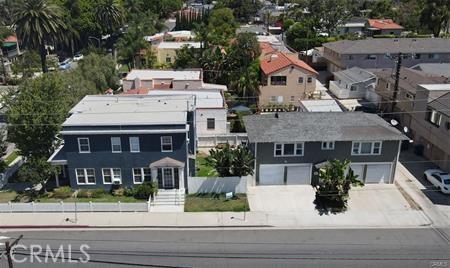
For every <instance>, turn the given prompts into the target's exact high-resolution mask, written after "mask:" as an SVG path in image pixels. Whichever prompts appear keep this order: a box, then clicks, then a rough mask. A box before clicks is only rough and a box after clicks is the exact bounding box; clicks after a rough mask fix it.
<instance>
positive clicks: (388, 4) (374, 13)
mask: <svg viewBox="0 0 450 268" xmlns="http://www.w3.org/2000/svg"><path fill="white" fill-rule="evenodd" d="M370 9H371V12H370V14H369V16H370V17H371V18H374V19H378V18H394V17H395V16H396V13H395V9H394V3H393V2H392V0H377V1H375V2H374V3H372V4H371V8H370Z"/></svg>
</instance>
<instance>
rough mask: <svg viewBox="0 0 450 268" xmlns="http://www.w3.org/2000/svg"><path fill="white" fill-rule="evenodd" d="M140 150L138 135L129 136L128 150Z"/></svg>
mask: <svg viewBox="0 0 450 268" xmlns="http://www.w3.org/2000/svg"><path fill="white" fill-rule="evenodd" d="M140 151H141V148H140V145H139V137H130V152H132V153H139V152H140Z"/></svg>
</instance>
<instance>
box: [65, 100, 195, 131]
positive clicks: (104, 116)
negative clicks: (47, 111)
mask: <svg viewBox="0 0 450 268" xmlns="http://www.w3.org/2000/svg"><path fill="white" fill-rule="evenodd" d="M191 109H193V98H192V96H186V95H183V96H170V97H169V96H148V95H120V96H117V95H116V96H108V95H103V96H101V95H98V96H97V95H88V96H86V97H84V98H83V99H82V100H81V101H80V102H79V103H78V104H77V105H76V106H75V107H74V108H72V110H71V111H70V113H71V116H70V117H69V118H67V120H66V121H65V122H64V123H63V127H67V126H117V125H167V124H179V125H183V124H186V120H187V112H188V110H191Z"/></svg>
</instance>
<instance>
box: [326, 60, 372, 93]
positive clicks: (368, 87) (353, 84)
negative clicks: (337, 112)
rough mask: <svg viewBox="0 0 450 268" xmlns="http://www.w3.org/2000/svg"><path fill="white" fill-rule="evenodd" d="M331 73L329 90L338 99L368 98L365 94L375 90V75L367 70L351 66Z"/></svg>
mask: <svg viewBox="0 0 450 268" xmlns="http://www.w3.org/2000/svg"><path fill="white" fill-rule="evenodd" d="M333 75H334V79H333V80H332V81H330V91H331V93H333V95H335V96H336V97H337V98H338V99H362V98H366V99H370V97H369V96H367V95H368V94H371V92H373V91H374V90H375V85H376V82H377V77H376V76H375V75H374V74H373V73H372V72H369V71H367V70H364V69H361V68H358V67H352V68H350V69H347V70H343V71H339V72H334V73H333Z"/></svg>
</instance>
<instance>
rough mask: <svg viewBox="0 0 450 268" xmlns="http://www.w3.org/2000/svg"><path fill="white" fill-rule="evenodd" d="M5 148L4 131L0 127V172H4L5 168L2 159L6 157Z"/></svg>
mask: <svg viewBox="0 0 450 268" xmlns="http://www.w3.org/2000/svg"><path fill="white" fill-rule="evenodd" d="M7 147H8V146H7V142H6V130H5V128H4V127H2V128H0V172H4V171H5V169H6V168H7V165H6V163H5V160H4V159H3V158H4V157H5V156H6V149H7Z"/></svg>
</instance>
